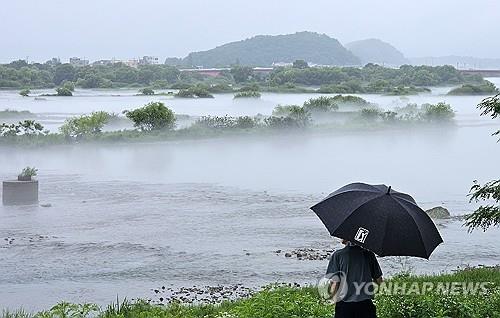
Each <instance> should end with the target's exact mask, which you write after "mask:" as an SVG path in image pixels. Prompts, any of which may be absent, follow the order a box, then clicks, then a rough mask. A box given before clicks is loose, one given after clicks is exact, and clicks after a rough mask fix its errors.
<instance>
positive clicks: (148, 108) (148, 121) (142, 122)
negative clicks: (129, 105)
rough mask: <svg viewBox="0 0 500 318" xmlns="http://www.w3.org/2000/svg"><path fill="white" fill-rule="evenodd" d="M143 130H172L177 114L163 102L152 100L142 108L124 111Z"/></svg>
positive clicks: (135, 125)
mask: <svg viewBox="0 0 500 318" xmlns="http://www.w3.org/2000/svg"><path fill="white" fill-rule="evenodd" d="M124 113H125V115H126V116H127V118H129V119H130V120H132V121H133V122H134V127H137V128H139V129H140V130H142V131H153V130H170V129H173V128H174V127H175V114H174V112H173V111H172V110H171V109H169V108H168V107H166V106H165V105H164V104H163V103H161V102H151V103H148V104H146V105H145V106H143V107H141V108H137V109H134V110H131V111H125V112H124Z"/></svg>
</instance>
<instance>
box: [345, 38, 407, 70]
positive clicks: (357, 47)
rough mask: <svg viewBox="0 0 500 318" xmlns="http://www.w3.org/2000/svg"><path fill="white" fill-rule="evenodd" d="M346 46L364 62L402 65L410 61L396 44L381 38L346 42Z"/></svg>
mask: <svg viewBox="0 0 500 318" xmlns="http://www.w3.org/2000/svg"><path fill="white" fill-rule="evenodd" d="M346 47H347V48H348V49H349V50H350V51H351V52H352V53H353V54H354V55H356V56H357V57H359V58H360V59H361V62H362V63H363V64H367V63H376V64H386V65H392V66H400V65H403V64H409V63H410V62H409V61H408V60H407V59H406V58H405V56H404V55H403V53H401V52H400V51H398V50H397V49H396V48H395V47H394V46H392V45H391V44H389V43H387V42H384V41H381V40H379V39H367V40H361V41H355V42H351V43H348V44H346Z"/></svg>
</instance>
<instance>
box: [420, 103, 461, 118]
mask: <svg viewBox="0 0 500 318" xmlns="http://www.w3.org/2000/svg"><path fill="white" fill-rule="evenodd" d="M422 110H423V114H422V116H423V119H424V120H427V121H430V122H435V121H450V120H452V119H453V117H455V112H454V111H453V108H451V106H450V104H446V103H443V102H441V103H437V104H424V105H422Z"/></svg>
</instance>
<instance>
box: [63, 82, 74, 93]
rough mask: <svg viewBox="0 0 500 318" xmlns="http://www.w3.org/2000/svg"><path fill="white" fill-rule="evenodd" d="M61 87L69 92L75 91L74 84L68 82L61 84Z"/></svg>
mask: <svg viewBox="0 0 500 318" xmlns="http://www.w3.org/2000/svg"><path fill="white" fill-rule="evenodd" d="M62 87H64V88H66V89H68V90H69V91H71V92H74V91H75V83H73V82H70V81H64V82H63V84H62Z"/></svg>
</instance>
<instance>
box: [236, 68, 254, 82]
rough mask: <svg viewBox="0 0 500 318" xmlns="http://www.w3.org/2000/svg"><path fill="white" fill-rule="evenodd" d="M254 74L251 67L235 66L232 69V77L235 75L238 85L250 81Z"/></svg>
mask: <svg viewBox="0 0 500 318" xmlns="http://www.w3.org/2000/svg"><path fill="white" fill-rule="evenodd" d="M252 74H253V69H252V68H251V67H249V66H233V67H232V68H231V75H233V78H234V81H235V82H236V83H243V82H246V81H248V80H249V79H250V76H252Z"/></svg>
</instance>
